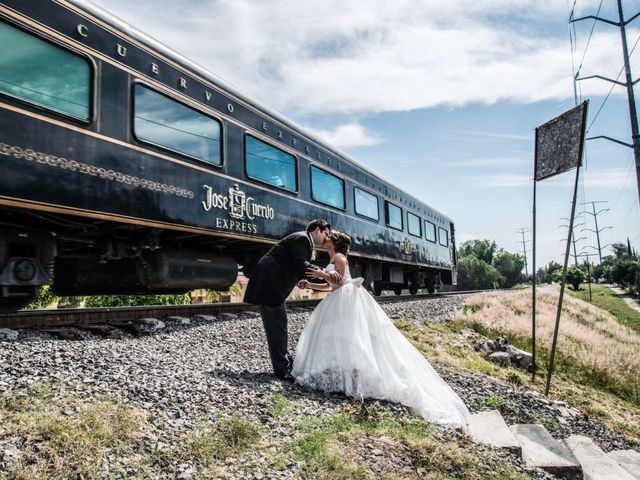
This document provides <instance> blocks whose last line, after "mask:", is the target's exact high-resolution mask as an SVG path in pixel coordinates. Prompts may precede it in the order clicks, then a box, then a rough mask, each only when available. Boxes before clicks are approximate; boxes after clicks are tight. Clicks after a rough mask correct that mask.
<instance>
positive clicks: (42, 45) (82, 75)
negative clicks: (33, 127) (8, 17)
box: [0, 22, 93, 121]
mask: <svg viewBox="0 0 640 480" xmlns="http://www.w3.org/2000/svg"><path fill="white" fill-rule="evenodd" d="M0 45H4V47H3V48H2V49H0V92H1V93H4V94H6V95H10V96H12V97H15V98H18V99H20V100H23V101H26V102H29V103H31V104H34V105H37V106H39V107H44V108H46V109H49V110H52V111H54V112H57V113H61V114H63V115H68V116H71V117H74V118H77V119H79V120H84V121H88V120H89V119H90V118H91V90H92V83H93V82H92V71H91V65H90V63H89V61H88V60H87V59H85V58H83V57H81V56H80V55H77V54H74V53H72V52H70V51H68V50H65V49H63V48H62V47H58V46H56V45H53V44H52V43H49V42H47V41H45V40H42V39H40V38H37V37H35V36H33V35H31V34H29V33H27V32H24V31H22V30H19V29H17V28H15V27H12V26H10V25H7V24H6V23H2V22H0Z"/></svg>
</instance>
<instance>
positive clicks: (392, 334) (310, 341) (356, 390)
mask: <svg viewBox="0 0 640 480" xmlns="http://www.w3.org/2000/svg"><path fill="white" fill-rule="evenodd" d="M350 245H351V239H350V238H349V236H348V235H346V234H345V233H341V232H337V231H333V232H332V233H331V235H330V236H329V239H328V240H327V242H326V243H325V247H326V248H327V249H328V251H329V255H330V259H331V260H330V262H331V263H329V265H327V267H326V268H325V269H324V270H309V271H308V275H309V277H312V278H319V279H323V280H325V281H326V282H327V284H325V286H324V288H317V287H316V285H317V284H312V283H309V282H307V281H306V280H303V281H302V282H300V284H299V286H300V287H301V288H314V287H315V288H314V289H316V290H317V289H327V290H328V289H329V287H330V288H331V289H332V290H333V291H332V292H331V293H330V294H329V295H328V296H327V297H326V298H325V299H324V300H322V301H321V302H320V304H319V305H318V306H317V307H316V309H315V310H314V311H313V313H312V314H311V317H310V319H309V321H308V322H307V324H306V326H305V328H304V330H303V331H302V334H301V336H300V340H299V341H298V345H297V347H296V356H295V361H294V364H293V370H292V372H291V373H292V374H293V376H294V377H295V379H296V383H298V384H299V385H302V386H304V387H308V388H312V389H316V390H323V391H326V392H344V393H345V394H347V395H349V396H352V397H357V398H365V397H367V398H377V399H384V400H391V401H395V402H400V403H402V404H404V405H406V406H408V407H410V408H411V410H412V411H413V412H414V413H415V414H418V415H420V416H422V417H424V418H425V419H426V420H429V421H431V422H437V423H444V424H453V425H459V426H463V427H464V426H465V425H466V424H467V422H468V415H469V411H468V410H467V407H466V406H465V405H464V403H463V402H462V400H461V399H460V397H458V395H456V393H455V392H454V391H453V390H452V389H451V387H449V385H447V384H446V383H445V382H444V380H442V378H440V376H439V375H438V374H437V372H436V371H435V370H434V369H433V367H432V366H431V365H430V364H429V362H428V361H427V360H426V359H425V358H424V357H423V356H422V354H421V353H420V352H418V350H416V349H415V347H413V345H411V343H409V341H408V340H407V339H406V338H405V337H404V336H403V335H402V333H400V331H399V330H398V329H396V327H395V326H394V325H393V323H392V322H391V320H390V319H389V317H388V316H387V315H386V314H385V313H384V311H383V310H382V308H380V306H379V305H378V303H377V302H376V301H375V300H374V299H373V298H372V297H371V295H370V294H369V293H368V292H367V291H366V290H365V289H364V288H361V284H362V281H363V280H362V278H356V279H352V278H351V274H350V273H349V264H348V261H347V253H348V251H349V246H350ZM334 270H337V271H338V273H340V275H341V276H342V282H341V283H339V284H334V283H331V282H330V280H331V277H330V276H329V274H328V272H332V271H334Z"/></svg>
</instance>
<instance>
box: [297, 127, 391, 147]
mask: <svg viewBox="0 0 640 480" xmlns="http://www.w3.org/2000/svg"><path fill="white" fill-rule="evenodd" d="M307 130H308V131H310V132H313V133H315V134H316V135H317V136H318V137H320V138H322V139H323V140H325V141H326V142H327V143H328V144H329V145H333V146H335V147H337V148H349V147H367V146H370V145H377V144H378V143H381V142H382V140H381V139H380V138H378V137H376V136H374V135H373V134H371V133H370V132H369V131H367V129H366V128H364V127H363V126H362V125H360V124H359V123H354V122H352V123H345V124H343V125H338V126H337V127H336V128H335V129H334V130H318V129H312V128H307Z"/></svg>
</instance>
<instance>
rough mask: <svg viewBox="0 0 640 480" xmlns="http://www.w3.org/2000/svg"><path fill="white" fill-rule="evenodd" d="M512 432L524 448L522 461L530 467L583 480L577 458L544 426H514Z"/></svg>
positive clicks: (572, 479) (560, 476)
mask: <svg viewBox="0 0 640 480" xmlns="http://www.w3.org/2000/svg"><path fill="white" fill-rule="evenodd" d="M511 432H512V433H513V435H514V436H515V437H516V440H518V442H519V443H520V445H521V447H522V459H523V460H524V463H525V465H527V466H528V467H537V468H542V469H543V470H546V471H547V472H549V473H551V474H552V475H555V476H556V477H558V478H564V479H566V480H580V479H582V467H580V464H579V463H578V461H577V460H576V458H575V457H574V456H573V454H572V453H571V452H570V451H569V450H568V449H567V447H565V446H564V445H562V444H561V443H560V442H558V441H557V440H556V439H555V438H553V437H552V436H551V434H550V433H549V432H548V431H547V429H546V428H544V427H543V426H542V425H533V424H519V425H512V426H511Z"/></svg>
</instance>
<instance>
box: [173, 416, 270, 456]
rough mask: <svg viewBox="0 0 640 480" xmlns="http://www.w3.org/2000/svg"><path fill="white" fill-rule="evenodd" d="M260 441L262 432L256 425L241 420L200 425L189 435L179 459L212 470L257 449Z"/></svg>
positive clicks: (229, 418) (234, 418) (233, 419)
mask: <svg viewBox="0 0 640 480" xmlns="http://www.w3.org/2000/svg"><path fill="white" fill-rule="evenodd" d="M260 438H261V428H260V426H259V425H258V424H257V423H255V422H253V421H251V420H247V419H246V418H244V417H240V416H233V417H227V418H221V419H220V420H218V421H216V422H215V423H204V424H201V425H199V426H198V427H197V428H196V429H195V431H193V432H192V433H190V434H189V435H187V436H186V438H185V439H184V444H183V447H182V450H181V452H179V453H178V455H179V456H180V457H182V458H184V459H185V460H189V459H191V460H195V461H197V462H198V463H199V464H201V465H204V466H206V467H210V466H212V465H214V464H215V462H216V461H219V460H224V459H226V458H227V457H229V456H231V455H238V454H240V453H242V452H243V451H245V450H247V449H248V448H250V447H253V446H255V445H256V444H257V443H258V442H259V440H260Z"/></svg>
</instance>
